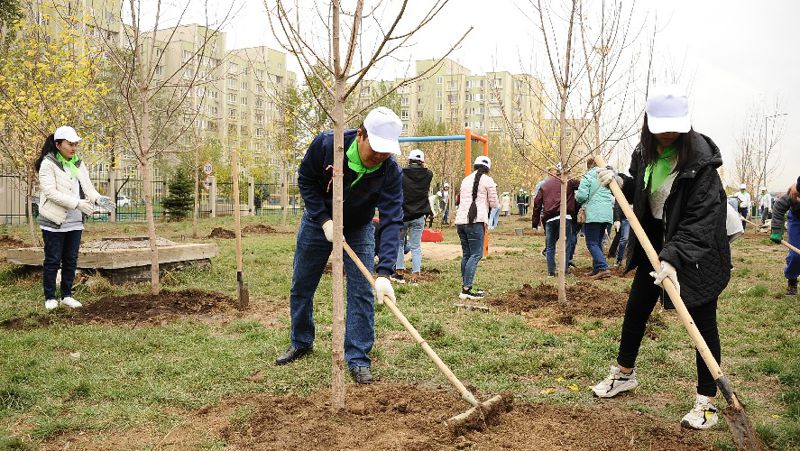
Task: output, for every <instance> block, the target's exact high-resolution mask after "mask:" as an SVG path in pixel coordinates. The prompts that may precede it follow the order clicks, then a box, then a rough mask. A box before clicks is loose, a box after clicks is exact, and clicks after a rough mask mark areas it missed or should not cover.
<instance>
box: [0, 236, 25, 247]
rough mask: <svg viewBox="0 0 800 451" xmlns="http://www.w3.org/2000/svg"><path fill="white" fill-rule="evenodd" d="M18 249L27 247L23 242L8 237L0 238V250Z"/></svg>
mask: <svg viewBox="0 0 800 451" xmlns="http://www.w3.org/2000/svg"><path fill="white" fill-rule="evenodd" d="M18 247H28V245H27V244H25V242H24V241H22V240H18V239H16V238H14V237H10V236H8V235H3V236H0V249H15V248H18Z"/></svg>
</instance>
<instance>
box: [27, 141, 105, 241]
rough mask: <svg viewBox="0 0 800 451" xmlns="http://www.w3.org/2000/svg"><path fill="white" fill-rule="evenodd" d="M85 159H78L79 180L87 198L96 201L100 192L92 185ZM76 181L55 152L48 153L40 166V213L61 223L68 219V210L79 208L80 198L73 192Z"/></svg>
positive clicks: (50, 219) (92, 201) (56, 222)
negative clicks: (58, 159) (57, 158)
mask: <svg viewBox="0 0 800 451" xmlns="http://www.w3.org/2000/svg"><path fill="white" fill-rule="evenodd" d="M82 163H83V161H80V160H79V161H78V164H77V166H78V182H80V185H81V190H82V191H83V194H84V196H86V200H88V201H89V202H91V203H93V204H94V203H96V202H97V199H98V198H99V197H100V193H98V192H97V190H96V189H95V188H94V185H92V180H91V178H90V177H89V171H88V170H87V169H86V165H85V164H82ZM73 183H74V181H73V179H72V177H71V176H70V174H69V172H68V171H67V170H65V169H64V168H63V167H62V166H61V163H59V162H58V161H57V160H56V158H55V156H53V154H49V155H47V156H46V157H45V158H44V160H42V165H41V166H40V167H39V215H40V216H42V217H43V218H45V219H47V220H49V221H52V222H54V223H55V224H58V225H61V224H63V223H64V221H65V220H66V219H67V211H68V210H73V209H75V208H78V200H79V199H77V198H76V197H75V195H74V194H73V193H72V185H73Z"/></svg>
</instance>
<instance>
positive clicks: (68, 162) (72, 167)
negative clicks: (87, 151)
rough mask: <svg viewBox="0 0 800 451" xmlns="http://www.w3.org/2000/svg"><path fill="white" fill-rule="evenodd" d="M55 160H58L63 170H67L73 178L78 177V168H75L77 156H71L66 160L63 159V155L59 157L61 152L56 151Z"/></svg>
mask: <svg viewBox="0 0 800 451" xmlns="http://www.w3.org/2000/svg"><path fill="white" fill-rule="evenodd" d="M56 160H58V161H59V162H60V163H61V165H62V166H64V167H65V168H67V169H69V172H70V174H72V176H73V177H77V176H78V166H77V163H78V156H77V155H73V156H72V158H70V159H69V160H67V159H66V158H64V155H61V152H59V151H56Z"/></svg>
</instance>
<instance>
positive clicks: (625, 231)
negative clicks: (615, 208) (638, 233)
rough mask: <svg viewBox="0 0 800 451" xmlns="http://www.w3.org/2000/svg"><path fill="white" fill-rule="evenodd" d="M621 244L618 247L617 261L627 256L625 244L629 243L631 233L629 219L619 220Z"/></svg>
mask: <svg viewBox="0 0 800 451" xmlns="http://www.w3.org/2000/svg"><path fill="white" fill-rule="evenodd" d="M617 233H619V246H618V247H617V262H620V261H622V259H623V258H624V257H625V246H627V245H628V236H629V235H630V234H631V224H630V223H629V222H628V220H627V219H623V220H621V221H620V222H619V232H617Z"/></svg>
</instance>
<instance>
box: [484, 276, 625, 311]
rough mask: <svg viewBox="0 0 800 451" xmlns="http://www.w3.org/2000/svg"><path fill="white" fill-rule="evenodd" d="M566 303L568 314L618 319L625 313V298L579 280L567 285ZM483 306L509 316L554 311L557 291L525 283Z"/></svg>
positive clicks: (553, 287)
mask: <svg viewBox="0 0 800 451" xmlns="http://www.w3.org/2000/svg"><path fill="white" fill-rule="evenodd" d="M567 301H568V302H569V304H570V306H569V311H568V312H566V313H568V314H570V315H586V316H592V317H595V318H612V317H613V318H619V317H622V315H623V314H624V313H625V304H626V303H627V301H628V295H627V294H626V293H617V292H614V291H609V290H606V289H604V288H600V287H598V286H596V285H594V284H592V283H589V282H586V281H583V280H579V281H578V283H576V284H575V285H573V286H567ZM487 303H488V304H489V305H490V306H493V307H494V308H495V309H496V310H507V311H509V312H512V313H522V312H529V311H531V310H536V309H540V308H543V307H550V308H553V309H558V308H559V305H558V290H557V289H556V287H555V286H553V285H549V284H545V283H542V284H539V285H538V286H536V287H532V286H530V285H528V284H527V283H526V284H524V285H522V288H521V289H519V290H515V291H511V292H509V293H505V294H503V295H500V296H499V297H492V298H489V299H488V301H487Z"/></svg>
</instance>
